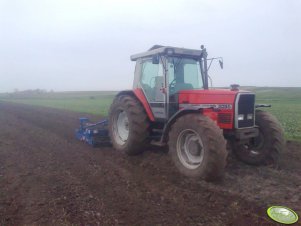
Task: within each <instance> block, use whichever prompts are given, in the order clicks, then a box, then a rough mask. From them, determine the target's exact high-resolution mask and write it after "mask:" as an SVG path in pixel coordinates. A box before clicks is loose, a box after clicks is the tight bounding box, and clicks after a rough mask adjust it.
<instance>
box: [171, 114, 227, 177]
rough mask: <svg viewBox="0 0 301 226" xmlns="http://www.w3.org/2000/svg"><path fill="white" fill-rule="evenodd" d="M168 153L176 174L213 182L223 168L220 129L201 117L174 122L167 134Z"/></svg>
mask: <svg viewBox="0 0 301 226" xmlns="http://www.w3.org/2000/svg"><path fill="white" fill-rule="evenodd" d="M168 145H169V153H170V155H171V157H172V160H173V162H174V164H175V165H176V167H177V168H178V170H179V171H180V172H181V173H182V174H184V175H186V176H188V177H194V178H201V179H205V180H207V181H213V180H216V179H218V178H220V177H221V176H222V175H223V173H224V168H225V166H226V158H227V154H228V153H227V150H226V141H225V139H224V137H223V133H222V131H221V129H220V128H219V127H218V126H217V124H216V123H215V122H214V121H212V120H211V119H210V118H208V117H206V116H204V115H201V114H187V115H184V116H182V117H180V118H178V119H177V120H176V122H175V123H174V124H173V125H172V128H171V130H170V132H169V140H168Z"/></svg>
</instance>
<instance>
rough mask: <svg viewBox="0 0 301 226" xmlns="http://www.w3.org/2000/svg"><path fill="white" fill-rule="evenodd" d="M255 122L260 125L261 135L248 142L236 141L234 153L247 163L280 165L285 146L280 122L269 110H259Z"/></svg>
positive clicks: (233, 147)
mask: <svg viewBox="0 0 301 226" xmlns="http://www.w3.org/2000/svg"><path fill="white" fill-rule="evenodd" d="M255 124H256V125H257V126H258V127H259V135H258V136H257V137H255V138H252V139H250V140H249V141H248V142H241V141H234V142H233V145H232V149H233V152H234V154H235V155H236V156H237V158H238V159H240V160H241V161H243V162H245V163H247V164H252V165H260V164H271V165H274V166H275V167H278V165H279V160H280V155H281V154H282V152H283V150H284V146H285V140H284V132H283V129H282V127H281V125H280V123H279V122H278V120H277V119H276V118H275V117H274V116H273V115H272V114H270V113H269V112H265V111H260V110H257V111H256V115H255Z"/></svg>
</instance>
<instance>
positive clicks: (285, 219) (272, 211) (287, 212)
mask: <svg viewBox="0 0 301 226" xmlns="http://www.w3.org/2000/svg"><path fill="white" fill-rule="evenodd" d="M267 214H268V216H269V217H270V218H272V219H273V220H274V221H277V222H279V223H282V224H293V223H296V222H297V221H298V215H297V214H296V213H295V212H294V211H293V210H291V209H290V208H287V207H285V206H271V207H270V208H268V210H267Z"/></svg>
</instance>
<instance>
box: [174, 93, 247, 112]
mask: <svg viewBox="0 0 301 226" xmlns="http://www.w3.org/2000/svg"><path fill="white" fill-rule="evenodd" d="M238 93H251V92H248V91H242V90H235V91H232V90H228V89H217V90H182V91H180V92H179V104H206V105H208V107H210V105H213V104H228V105H229V106H228V107H231V108H232V106H233V105H234V102H235V97H236V95H237V94H238ZM230 105H231V106H230ZM213 107H214V106H213ZM215 107H217V108H219V107H218V106H215ZM225 107H226V108H227V106H225Z"/></svg>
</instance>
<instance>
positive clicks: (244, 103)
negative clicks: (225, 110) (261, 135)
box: [235, 93, 255, 128]
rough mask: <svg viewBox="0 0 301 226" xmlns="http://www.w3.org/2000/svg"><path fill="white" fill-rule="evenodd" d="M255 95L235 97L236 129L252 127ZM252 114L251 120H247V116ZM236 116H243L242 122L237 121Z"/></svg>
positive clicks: (244, 94) (245, 94)
mask: <svg viewBox="0 0 301 226" xmlns="http://www.w3.org/2000/svg"><path fill="white" fill-rule="evenodd" d="M254 106H255V94H253V93H239V94H238V95H237V97H236V104H235V107H236V111H235V113H236V114H235V120H236V121H235V125H236V128H244V127H253V126H254V121H255V115H254ZM248 114H252V115H253V117H252V119H248V118H247V115H248ZM238 115H243V116H244V117H243V120H239V121H238Z"/></svg>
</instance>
